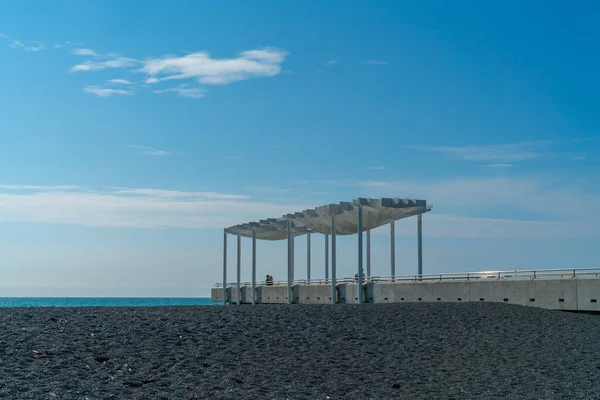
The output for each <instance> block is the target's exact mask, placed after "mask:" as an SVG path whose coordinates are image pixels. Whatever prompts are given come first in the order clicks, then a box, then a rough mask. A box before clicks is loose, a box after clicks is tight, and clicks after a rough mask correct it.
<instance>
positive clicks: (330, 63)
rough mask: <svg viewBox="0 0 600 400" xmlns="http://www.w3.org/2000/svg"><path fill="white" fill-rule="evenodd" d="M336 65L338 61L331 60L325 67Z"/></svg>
mask: <svg viewBox="0 0 600 400" xmlns="http://www.w3.org/2000/svg"><path fill="white" fill-rule="evenodd" d="M336 63H337V61H336V60H329V61H327V62H326V63H325V65H327V66H330V65H333V64H336Z"/></svg>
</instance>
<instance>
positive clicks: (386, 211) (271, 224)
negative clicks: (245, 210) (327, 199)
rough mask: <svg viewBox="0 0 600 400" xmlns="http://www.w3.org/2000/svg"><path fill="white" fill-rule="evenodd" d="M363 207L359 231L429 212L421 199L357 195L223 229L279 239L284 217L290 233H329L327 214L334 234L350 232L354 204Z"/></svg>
mask: <svg viewBox="0 0 600 400" xmlns="http://www.w3.org/2000/svg"><path fill="white" fill-rule="evenodd" d="M359 206H360V207H362V209H363V231H367V230H370V229H373V228H377V227H378V226H382V225H386V224H389V223H390V222H392V221H397V220H399V219H403V218H408V217H412V216H414V215H419V214H423V213H425V212H427V211H430V210H431V208H432V206H431V205H427V202H426V201H425V200H415V199H400V198H397V197H396V198H382V199H365V198H358V199H355V200H352V201H351V202H347V201H344V202H341V203H338V204H328V205H324V206H321V207H316V208H312V209H309V210H304V211H302V212H296V213H293V214H287V215H284V216H282V217H281V218H268V219H262V220H260V221H258V222H249V223H246V224H240V225H234V226H231V227H229V228H227V229H226V231H227V232H228V233H232V234H236V235H237V234H238V233H239V234H240V235H241V236H245V237H252V231H253V230H254V231H255V232H256V238H257V239H263V240H282V239H286V238H287V229H288V220H290V221H291V225H292V235H293V236H301V235H304V234H306V233H311V232H316V233H323V234H331V232H332V226H331V217H332V216H333V215H335V233H336V235H352V234H355V233H357V232H358V221H357V219H358V207H359Z"/></svg>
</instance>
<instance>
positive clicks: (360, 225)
mask: <svg viewBox="0 0 600 400" xmlns="http://www.w3.org/2000/svg"><path fill="white" fill-rule="evenodd" d="M357 211H358V217H357V219H358V286H357V289H358V304H362V303H363V220H362V219H363V217H362V214H363V213H362V207H361V206H358V210H357Z"/></svg>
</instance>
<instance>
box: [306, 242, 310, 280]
mask: <svg viewBox="0 0 600 400" xmlns="http://www.w3.org/2000/svg"><path fill="white" fill-rule="evenodd" d="M306 283H310V233H307V234H306Z"/></svg>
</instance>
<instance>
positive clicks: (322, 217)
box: [223, 198, 432, 304]
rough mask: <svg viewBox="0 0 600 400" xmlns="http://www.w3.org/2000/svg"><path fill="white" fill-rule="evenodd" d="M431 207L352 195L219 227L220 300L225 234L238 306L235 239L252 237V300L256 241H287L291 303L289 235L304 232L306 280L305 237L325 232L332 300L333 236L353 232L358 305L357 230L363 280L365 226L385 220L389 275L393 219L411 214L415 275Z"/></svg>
mask: <svg viewBox="0 0 600 400" xmlns="http://www.w3.org/2000/svg"><path fill="white" fill-rule="evenodd" d="M431 209H432V206H431V205H428V204H427V202H426V201H425V200H415V199H400V198H380V199H367V198H358V199H355V200H353V201H351V202H341V203H338V204H328V205H324V206H321V207H316V208H314V209H308V210H304V211H301V212H296V213H293V214H287V215H284V216H282V217H281V218H268V219H264V220H260V221H258V222H249V223H245V224H240V225H234V226H231V227H229V228H226V229H225V232H224V243H223V246H224V253H223V298H224V299H226V298H227V296H226V290H227V234H234V235H237V283H236V288H237V303H238V304H240V274H241V272H240V271H241V252H240V247H241V246H240V241H241V237H242V236H243V237H251V238H252V304H254V303H255V296H256V239H261V240H283V239H287V240H288V282H287V284H288V303H290V302H291V286H292V283H293V280H294V238H295V237H296V236H302V235H307V282H310V273H311V271H310V235H311V233H321V234H324V235H325V278H326V279H329V277H328V275H329V266H328V265H329V251H328V246H329V235H331V287H332V299H333V300H332V301H333V302H335V290H336V276H335V275H336V241H335V238H336V235H352V234H356V233H359V235H358V264H359V267H358V285H359V286H360V287H359V291H358V293H359V294H358V296H359V303H362V283H363V268H362V263H363V256H362V251H363V244H362V237H363V235H362V233H363V232H366V233H367V279H368V278H370V277H371V261H370V260H371V251H370V230H371V229H373V228H377V227H379V226H383V225H386V224H390V234H391V276H392V277H394V276H395V274H396V268H395V250H394V249H395V246H394V243H395V238H394V236H395V224H394V223H395V221H397V220H400V219H403V218H408V217H412V216H415V215H416V216H417V218H418V219H417V234H418V259H419V266H418V271H419V275H421V274H422V273H423V271H422V229H421V228H422V224H421V215H422V214H424V213H426V212H428V211H430V210H431Z"/></svg>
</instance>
